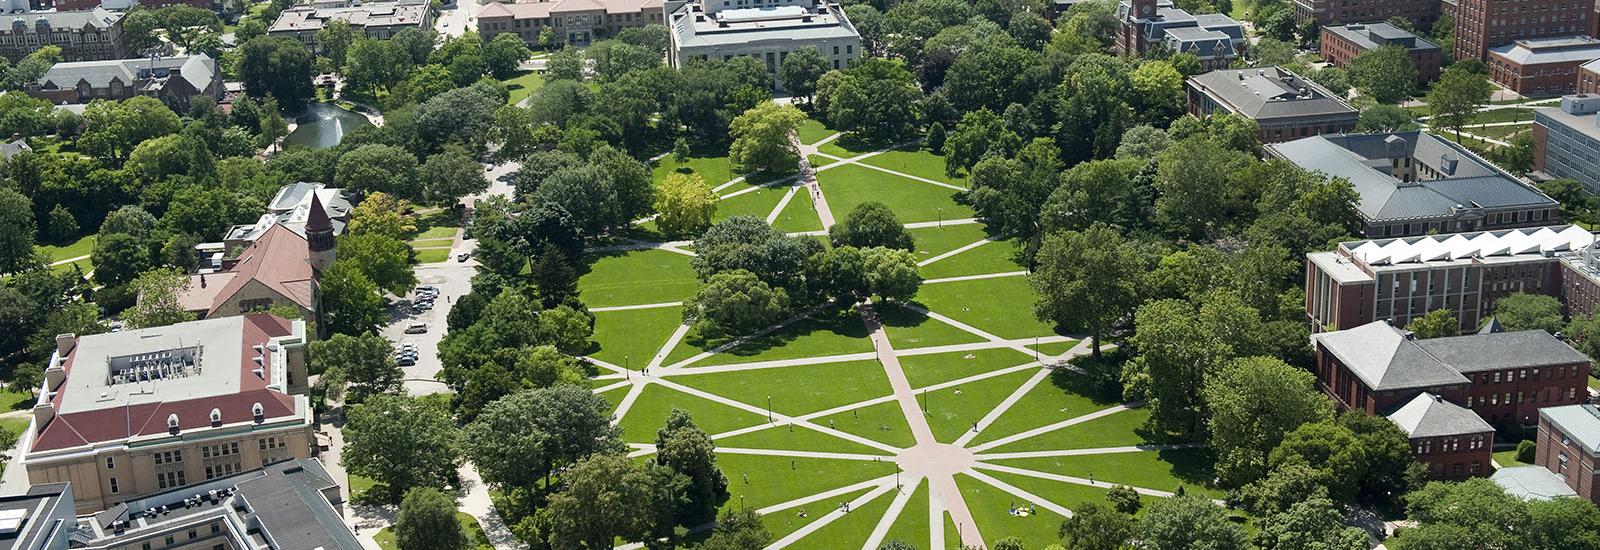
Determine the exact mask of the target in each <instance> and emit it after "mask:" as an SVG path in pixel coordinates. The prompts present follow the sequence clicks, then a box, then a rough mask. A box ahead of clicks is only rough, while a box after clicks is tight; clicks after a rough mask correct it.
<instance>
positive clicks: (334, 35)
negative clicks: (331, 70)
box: [316, 19, 356, 67]
mask: <svg viewBox="0 0 1600 550" xmlns="http://www.w3.org/2000/svg"><path fill="white" fill-rule="evenodd" d="M355 40H356V33H355V31H353V30H351V28H350V22H349V21H345V20H343V19H332V20H329V21H328V24H326V25H323V27H322V29H320V30H318V31H317V36H316V41H317V47H318V48H320V49H321V50H322V55H324V56H327V58H328V60H329V61H332V62H333V66H335V67H343V66H344V55H345V52H348V51H350V44H351V43H352V42H355Z"/></svg>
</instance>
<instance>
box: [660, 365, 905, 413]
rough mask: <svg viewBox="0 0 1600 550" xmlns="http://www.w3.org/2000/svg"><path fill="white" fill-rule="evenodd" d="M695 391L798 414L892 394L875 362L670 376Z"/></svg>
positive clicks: (881, 370)
mask: <svg viewBox="0 0 1600 550" xmlns="http://www.w3.org/2000/svg"><path fill="white" fill-rule="evenodd" d="M672 380H673V381H674V382H677V383H680V384H683V385H685V386H689V387H692V388H695V389H698V390H704V391H706V392H710V393H714V394H716V395H719V396H722V397H726V398H728V399H733V400H735V401H739V402H741V403H745V404H749V405H754V406H757V407H762V408H766V407H767V406H768V404H769V403H770V405H771V407H772V410H773V411H774V412H778V413H781V414H787V415H791V416H799V415H802V414H806V413H809V412H815V411H820V410H826V409H831V408H834V407H838V406H842V405H849V404H851V403H859V402H861V401H866V400H868V399H873V398H876V397H883V396H885V395H889V394H892V393H894V390H892V389H890V388H889V378H888V376H887V375H885V374H884V372H883V366H882V365H879V364H878V362H877V361H876V360H867V361H849V362H844V363H823V364H818V365H800V366H793V367H778V368H769V369H754V370H742V371H733V372H719V373H715V374H697V375H691V376H674V377H672Z"/></svg>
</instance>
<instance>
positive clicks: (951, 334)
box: [874, 303, 983, 350]
mask: <svg viewBox="0 0 1600 550" xmlns="http://www.w3.org/2000/svg"><path fill="white" fill-rule="evenodd" d="M874 309H875V310H876V311H877V312H878V319H879V320H880V321H882V322H883V329H884V331H885V332H888V333H889V342H890V343H891V344H894V347H895V349H896V350H905V349H913V348H923V347H929V346H943V345H949V344H966V343H971V342H982V341H983V339H982V338H979V337H978V336H977V335H975V334H972V333H970V332H967V331H964V330H961V329H959V328H956V327H955V325H951V324H949V323H945V322H944V321H940V320H937V319H933V318H931V317H928V316H926V315H923V314H921V313H918V312H917V311H915V310H912V309H909V308H905V307H901V306H898V305H895V304H892V303H879V304H878V305H877V306H875V307H874Z"/></svg>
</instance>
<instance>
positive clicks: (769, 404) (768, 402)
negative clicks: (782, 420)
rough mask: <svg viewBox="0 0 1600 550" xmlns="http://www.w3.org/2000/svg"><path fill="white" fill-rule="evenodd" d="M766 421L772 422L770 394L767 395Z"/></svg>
mask: <svg viewBox="0 0 1600 550" xmlns="http://www.w3.org/2000/svg"><path fill="white" fill-rule="evenodd" d="M767 423H768V424H771V423H772V396H770V395H769V396H767Z"/></svg>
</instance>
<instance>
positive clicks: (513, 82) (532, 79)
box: [500, 71, 544, 105]
mask: <svg viewBox="0 0 1600 550" xmlns="http://www.w3.org/2000/svg"><path fill="white" fill-rule="evenodd" d="M500 82H501V83H502V84H505V85H506V89H507V90H510V91H511V97H509V98H507V99H506V104H507V105H516V104H518V103H521V102H522V100H524V99H527V98H528V96H530V95H533V92H534V90H538V89H539V88H541V87H543V86H544V76H542V75H540V74H539V73H536V72H533V71H517V74H515V75H513V76H512V77H511V78H508V79H505V80H502V81H500Z"/></svg>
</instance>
